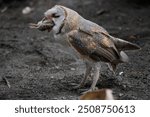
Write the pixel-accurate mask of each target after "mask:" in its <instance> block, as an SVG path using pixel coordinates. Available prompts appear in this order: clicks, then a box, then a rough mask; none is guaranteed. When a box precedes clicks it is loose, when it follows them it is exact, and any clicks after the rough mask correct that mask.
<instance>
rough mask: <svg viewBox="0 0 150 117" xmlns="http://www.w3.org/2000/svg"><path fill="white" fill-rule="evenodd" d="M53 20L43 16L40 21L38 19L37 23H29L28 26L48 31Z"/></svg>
mask: <svg viewBox="0 0 150 117" xmlns="http://www.w3.org/2000/svg"><path fill="white" fill-rule="evenodd" d="M54 25H55V24H54V22H53V20H52V19H48V18H46V17H44V18H43V19H42V20H41V21H39V22H38V23H37V24H35V23H30V24H29V27H30V28H35V29H38V30H40V31H45V30H48V32H50V31H51V30H52V28H53V27H54Z"/></svg>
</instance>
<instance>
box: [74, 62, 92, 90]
mask: <svg viewBox="0 0 150 117" xmlns="http://www.w3.org/2000/svg"><path fill="white" fill-rule="evenodd" d="M85 65H86V70H85V75H84V78H83V79H82V81H81V83H80V84H79V85H77V86H75V87H74V88H75V89H78V88H81V87H83V86H84V84H85V82H86V80H87V79H88V77H89V75H90V72H91V70H92V66H91V63H90V62H85Z"/></svg>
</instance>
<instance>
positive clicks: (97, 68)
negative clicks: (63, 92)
mask: <svg viewBox="0 0 150 117" xmlns="http://www.w3.org/2000/svg"><path fill="white" fill-rule="evenodd" d="M93 68H94V72H93V73H94V75H93V82H92V85H91V87H90V89H89V90H88V91H87V92H89V91H94V90H95V89H96V87H95V86H96V84H97V81H98V79H99V75H100V73H99V71H100V65H99V63H94V67H93Z"/></svg>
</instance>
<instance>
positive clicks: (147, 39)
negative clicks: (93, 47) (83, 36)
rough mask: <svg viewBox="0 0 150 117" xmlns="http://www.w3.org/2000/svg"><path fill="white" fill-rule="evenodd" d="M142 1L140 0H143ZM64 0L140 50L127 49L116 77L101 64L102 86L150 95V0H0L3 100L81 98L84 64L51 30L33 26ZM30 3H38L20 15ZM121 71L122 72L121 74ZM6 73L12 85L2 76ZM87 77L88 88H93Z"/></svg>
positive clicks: (123, 95) (128, 95)
mask: <svg viewBox="0 0 150 117" xmlns="http://www.w3.org/2000/svg"><path fill="white" fill-rule="evenodd" d="M139 1H140V0H139ZM145 1H146V0H145ZM55 4H61V5H64V6H67V7H70V8H72V9H74V10H76V11H78V12H79V13H80V14H81V15H82V16H83V17H85V18H86V19H89V20H91V21H93V22H96V23H98V24H99V25H101V26H103V27H104V28H106V29H107V30H108V32H110V34H112V35H113V36H116V37H119V38H122V39H125V40H128V41H131V42H134V43H136V44H138V45H139V46H141V48H142V50H140V51H127V54H128V55H129V57H130V62H129V63H128V64H121V65H119V66H118V68H117V71H116V76H114V75H113V74H112V72H111V71H109V69H108V68H107V66H106V65H105V64H103V63H102V70H101V77H100V79H99V81H98V84H97V87H98V88H111V89H113V91H114V95H115V96H116V97H117V99H121V100H122V99H125V100H128V99H130V100H135V99H150V4H149V3H146V4H142V3H140V2H136V3H135V1H133V2H130V1H129V0H38V1H37V0H26V1H23V0H22V1H17V0H12V1H11V2H9V0H1V1H0V10H1V13H0V99H78V97H79V96H80V91H78V90H72V85H71V83H79V82H80V80H81V78H82V77H83V73H84V70H85V66H84V64H83V62H82V61H80V60H77V59H75V57H74V56H73V55H72V54H70V53H68V52H66V48H65V47H64V46H63V45H61V44H60V43H58V42H57V41H55V40H54V38H53V36H52V34H51V33H48V32H40V31H38V30H31V29H29V27H28V23H30V22H37V21H39V20H40V19H41V18H42V17H43V13H44V12H45V11H46V10H47V9H48V8H51V7H52V6H54V5H55ZM26 6H30V7H32V8H34V10H33V12H31V13H30V14H27V15H23V14H22V9H23V8H24V7H26ZM120 72H123V74H121V75H119V73H120ZM3 78H7V79H8V81H9V82H10V86H11V87H10V88H8V86H7V85H6V82H4V80H2V79H3ZM90 85H91V81H90V80H89V81H88V82H87V84H86V85H85V87H84V88H89V87H90Z"/></svg>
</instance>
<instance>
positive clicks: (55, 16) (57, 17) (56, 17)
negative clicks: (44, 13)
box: [52, 13, 60, 18]
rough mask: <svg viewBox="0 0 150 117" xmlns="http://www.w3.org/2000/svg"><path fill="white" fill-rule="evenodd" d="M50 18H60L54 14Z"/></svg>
mask: <svg viewBox="0 0 150 117" xmlns="http://www.w3.org/2000/svg"><path fill="white" fill-rule="evenodd" d="M52 17H54V18H58V17H60V16H59V15H57V14H56V13H54V14H52Z"/></svg>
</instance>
